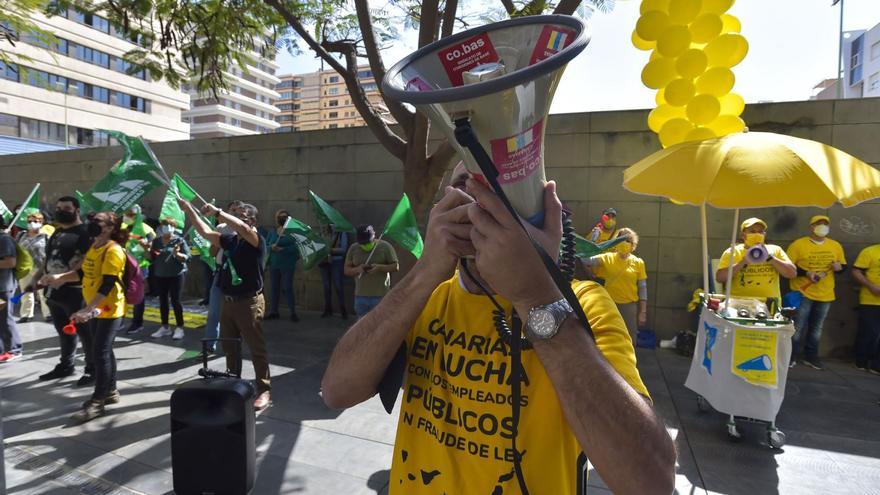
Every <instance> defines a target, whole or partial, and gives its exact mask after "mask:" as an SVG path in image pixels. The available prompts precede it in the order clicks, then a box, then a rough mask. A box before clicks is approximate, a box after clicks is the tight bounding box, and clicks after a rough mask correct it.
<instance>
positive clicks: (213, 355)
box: [196, 349, 217, 361]
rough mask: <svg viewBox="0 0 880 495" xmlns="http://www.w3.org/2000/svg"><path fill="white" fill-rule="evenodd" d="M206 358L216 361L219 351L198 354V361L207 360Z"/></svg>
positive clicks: (209, 350)
mask: <svg viewBox="0 0 880 495" xmlns="http://www.w3.org/2000/svg"><path fill="white" fill-rule="evenodd" d="M206 356H207V358H208V359H214V358H216V357H217V351H213V350H211V349H208V350H207V351H202V352H200V353H198V354H196V360H197V361H202V360H204V359H205V357H206Z"/></svg>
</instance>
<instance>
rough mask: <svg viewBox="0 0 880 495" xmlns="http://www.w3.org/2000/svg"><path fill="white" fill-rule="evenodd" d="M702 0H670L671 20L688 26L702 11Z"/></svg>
mask: <svg viewBox="0 0 880 495" xmlns="http://www.w3.org/2000/svg"><path fill="white" fill-rule="evenodd" d="M702 5H703V2H702V1H701V0H669V21H670V22H672V23H673V24H681V25H684V26H687V25H688V24H690V22H691V21H693V20H694V19H695V18H696V17H697V14H699V13H700V7H701V6H702Z"/></svg>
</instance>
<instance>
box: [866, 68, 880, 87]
mask: <svg viewBox="0 0 880 495" xmlns="http://www.w3.org/2000/svg"><path fill="white" fill-rule="evenodd" d="M868 91H880V72H875V73H874V74H872V75H871V77H869V78H868Z"/></svg>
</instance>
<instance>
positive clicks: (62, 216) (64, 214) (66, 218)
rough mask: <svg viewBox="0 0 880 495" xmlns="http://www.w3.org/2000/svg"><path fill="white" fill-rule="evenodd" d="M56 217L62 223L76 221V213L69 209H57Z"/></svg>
mask: <svg viewBox="0 0 880 495" xmlns="http://www.w3.org/2000/svg"><path fill="white" fill-rule="evenodd" d="M55 218H57V219H58V221H59V222H61V223H73V222H75V221H76V213H74V212H72V211H67V210H55Z"/></svg>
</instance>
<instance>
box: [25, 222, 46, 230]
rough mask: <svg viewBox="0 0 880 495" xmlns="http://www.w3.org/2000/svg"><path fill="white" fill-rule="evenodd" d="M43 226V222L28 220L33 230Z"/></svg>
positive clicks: (29, 226)
mask: <svg viewBox="0 0 880 495" xmlns="http://www.w3.org/2000/svg"><path fill="white" fill-rule="evenodd" d="M42 226H43V224H41V223H40V222H28V228H29V229H31V230H37V229H39V228H40V227H42Z"/></svg>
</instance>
